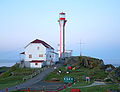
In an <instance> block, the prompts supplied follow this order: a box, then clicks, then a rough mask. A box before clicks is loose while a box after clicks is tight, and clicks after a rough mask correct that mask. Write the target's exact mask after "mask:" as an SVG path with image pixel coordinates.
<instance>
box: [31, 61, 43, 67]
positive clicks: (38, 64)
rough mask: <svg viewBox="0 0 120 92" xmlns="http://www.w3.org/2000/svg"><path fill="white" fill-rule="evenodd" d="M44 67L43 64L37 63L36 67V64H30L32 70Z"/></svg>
mask: <svg viewBox="0 0 120 92" xmlns="http://www.w3.org/2000/svg"><path fill="white" fill-rule="evenodd" d="M42 65H43V63H42V62H41V63H37V65H36V63H30V67H31V68H41V67H42Z"/></svg>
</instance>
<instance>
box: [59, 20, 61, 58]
mask: <svg viewBox="0 0 120 92" xmlns="http://www.w3.org/2000/svg"><path fill="white" fill-rule="evenodd" d="M59 25H60V57H61V24H60V21H59Z"/></svg>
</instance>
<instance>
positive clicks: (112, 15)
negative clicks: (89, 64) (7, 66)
mask: <svg viewBox="0 0 120 92" xmlns="http://www.w3.org/2000/svg"><path fill="white" fill-rule="evenodd" d="M60 12H65V13H66V20H67V23H66V27H65V31H66V49H68V50H73V55H74V56H78V55H80V44H79V43H80V40H81V42H82V43H84V44H83V45H82V47H81V52H82V55H84V56H90V57H96V58H100V59H104V60H114V62H113V63H118V62H119V60H120V0H0V59H1V60H2V59H11V60H12V59H19V53H20V52H22V51H24V47H25V46H26V45H27V44H28V43H29V42H31V41H33V40H35V39H36V38H37V39H41V40H44V41H45V42H47V43H49V44H50V45H51V46H53V47H54V48H55V49H58V46H57V44H59V40H60V39H59V38H60V37H59V32H60V31H59V30H60V27H59V23H58V19H59V13H60ZM107 63H109V61H108V62H107Z"/></svg>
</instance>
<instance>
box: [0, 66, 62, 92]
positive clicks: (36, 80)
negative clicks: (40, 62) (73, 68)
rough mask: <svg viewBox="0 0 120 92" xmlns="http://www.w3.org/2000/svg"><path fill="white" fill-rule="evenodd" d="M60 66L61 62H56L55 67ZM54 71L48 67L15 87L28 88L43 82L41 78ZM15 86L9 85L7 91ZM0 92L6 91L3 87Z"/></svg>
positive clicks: (12, 89) (14, 88)
mask: <svg viewBox="0 0 120 92" xmlns="http://www.w3.org/2000/svg"><path fill="white" fill-rule="evenodd" d="M60 66H62V65H61V64H57V65H56V67H60ZM52 71H54V69H53V67H52V68H48V69H46V70H44V71H43V72H41V73H40V74H38V75H37V76H35V77H34V78H32V79H29V80H27V81H26V82H24V83H22V84H19V85H16V86H17V89H18V90H19V89H23V88H28V87H31V86H33V85H37V84H38V83H39V84H40V83H41V84H42V83H43V82H41V81H42V79H43V78H44V77H45V76H46V75H48V74H49V73H50V72H52ZM16 86H13V87H9V88H8V91H14V90H16ZM0 92H6V89H3V90H0Z"/></svg>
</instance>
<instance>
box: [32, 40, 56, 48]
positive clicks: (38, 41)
mask: <svg viewBox="0 0 120 92" xmlns="http://www.w3.org/2000/svg"><path fill="white" fill-rule="evenodd" d="M30 43H41V44H43V45H44V46H45V47H46V48H50V49H53V50H54V48H53V47H51V46H50V45H49V44H47V43H46V42H44V41H42V40H39V39H36V40H34V41H32V42H30Z"/></svg>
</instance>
